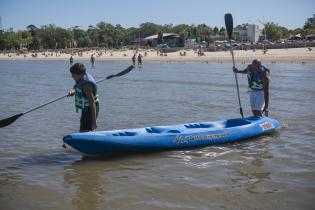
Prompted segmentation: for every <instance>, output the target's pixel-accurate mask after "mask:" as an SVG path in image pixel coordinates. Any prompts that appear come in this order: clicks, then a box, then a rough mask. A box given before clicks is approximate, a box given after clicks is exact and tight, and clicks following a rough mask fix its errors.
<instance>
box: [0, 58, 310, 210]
mask: <svg viewBox="0 0 315 210" xmlns="http://www.w3.org/2000/svg"><path fill="white" fill-rule="evenodd" d="M85 64H86V66H87V67H88V70H89V72H90V73H91V74H92V75H94V76H95V78H96V79H101V78H103V77H106V76H108V75H110V74H113V73H117V72H119V71H121V70H122V69H124V68H126V67H127V66H128V65H129V63H128V62H108V61H107V62H97V63H96V68H95V69H92V68H90V64H89V63H88V62H86V63H85ZM238 66H239V67H245V65H238ZM267 66H268V67H269V68H270V69H271V76H272V78H271V79H272V82H271V87H270V89H271V90H270V91H271V99H270V117H272V118H275V119H278V120H280V121H281V122H282V124H284V128H282V129H281V130H280V131H279V132H276V133H274V134H272V135H268V136H262V137H258V138H254V139H250V140H246V141H242V142H239V143H235V144H225V145H217V146H209V147H204V148H198V149H189V150H177V151H166V152H157V153H146V154H119V155H116V156H110V157H102V158H86V157H82V155H81V154H79V153H77V152H75V151H73V150H70V149H68V150H64V149H63V148H62V147H61V145H62V137H63V136H64V135H66V134H69V133H72V132H76V131H77V130H78V127H79V117H80V115H79V114H77V113H75V109H74V102H73V98H66V99H64V100H62V101H59V102H56V103H54V104H51V105H49V106H46V107H44V108H42V109H40V110H37V111H34V112H32V113H29V114H27V115H25V116H22V117H21V118H19V119H18V120H17V121H16V122H15V123H14V124H12V125H10V126H8V127H5V128H1V129H0V209H1V210H2V209H4V210H10V209H45V210H49V209H80V210H81V209H82V210H83V209H84V210H85V209H89V210H92V209H314V199H315V149H314V140H315V106H314V104H315V65H311V64H308V65H302V64H267ZM68 69H69V65H68V62H66V61H0V74H1V77H0V97H1V100H0V110H1V111H0V118H1V119H3V118H5V117H9V116H12V115H14V114H17V113H20V112H24V111H26V110H29V109H31V108H33V107H35V106H37V105H40V104H41V103H45V102H47V101H49V100H51V99H54V98H56V97H58V96H62V95H64V94H65V93H66V92H67V90H68V89H70V88H71V87H72V85H73V81H72V79H71V77H70V74H69V71H68ZM246 82H247V81H246V78H245V77H244V75H239V83H240V93H241V100H242V105H243V109H244V111H245V115H250V107H249V96H248V93H247V84H246ZM99 92H100V96H101V105H100V108H101V110H100V115H99V118H98V130H112V129H121V128H133V127H146V126H152V125H168V124H179V123H186V122H198V121H215V120H223V119H229V118H235V117H239V113H238V102H237V95H236V89H235V82H234V75H233V74H232V71H231V64H206V63H177V62H174V63H167V62H164V63H159V62H150V63H144V66H143V68H142V69H141V70H138V69H136V70H134V71H132V72H130V73H129V74H128V75H125V76H124V77H120V78H115V79H112V80H107V81H105V82H104V83H101V84H99Z"/></svg>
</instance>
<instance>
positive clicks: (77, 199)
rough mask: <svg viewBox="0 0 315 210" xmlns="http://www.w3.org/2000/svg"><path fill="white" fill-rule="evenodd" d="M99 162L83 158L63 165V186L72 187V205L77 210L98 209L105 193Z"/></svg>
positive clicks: (102, 171)
mask: <svg viewBox="0 0 315 210" xmlns="http://www.w3.org/2000/svg"><path fill="white" fill-rule="evenodd" d="M100 164H102V165H103V164H104V163H101V162H98V163H97V162H93V163H92V161H91V160H89V159H85V158H83V159H82V160H80V161H76V162H74V163H73V164H71V165H69V166H65V167H64V183H65V187H70V188H73V189H74V195H73V196H72V205H73V206H74V207H75V208H76V209H77V210H86V209H99V207H100V204H101V203H103V202H104V198H105V195H106V191H105V190H104V189H105V185H106V182H107V181H106V179H105V176H103V174H104V169H103V167H100Z"/></svg>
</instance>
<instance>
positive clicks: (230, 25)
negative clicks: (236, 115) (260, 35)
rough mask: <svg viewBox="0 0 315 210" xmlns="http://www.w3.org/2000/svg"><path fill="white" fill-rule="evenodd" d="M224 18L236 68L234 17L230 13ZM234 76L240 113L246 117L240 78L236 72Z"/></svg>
mask: <svg viewBox="0 0 315 210" xmlns="http://www.w3.org/2000/svg"><path fill="white" fill-rule="evenodd" d="M224 20H225V27H226V31H227V34H228V37H229V43H230V51H231V55H232V60H233V69H234V68H235V60H234V53H233V46H232V41H231V40H232V33H233V18H232V15H231V14H230V13H227V14H225V16H224ZM234 76H235V82H236V89H237V96H238V104H239V106H240V113H241V116H242V118H244V115H243V109H242V105H241V99H240V90H239V87H238V80H237V75H236V73H234Z"/></svg>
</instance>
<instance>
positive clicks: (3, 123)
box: [0, 113, 23, 128]
mask: <svg viewBox="0 0 315 210" xmlns="http://www.w3.org/2000/svg"><path fill="white" fill-rule="evenodd" d="M22 115H23V113H20V114H16V115H14V116H12V117H9V118H6V119H3V120H0V128H3V127H5V126H8V125H10V124H12V123H14V122H15V120H17V119H18V118H19V117H21V116H22Z"/></svg>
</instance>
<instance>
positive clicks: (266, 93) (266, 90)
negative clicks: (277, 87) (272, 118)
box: [263, 71, 270, 117]
mask: <svg viewBox="0 0 315 210" xmlns="http://www.w3.org/2000/svg"><path fill="white" fill-rule="evenodd" d="M269 82H270V76H269V71H266V73H265V76H264V79H263V87H264V99H265V107H264V109H263V113H264V112H265V115H266V117H268V114H269V113H268V112H269V110H268V107H269Z"/></svg>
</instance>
